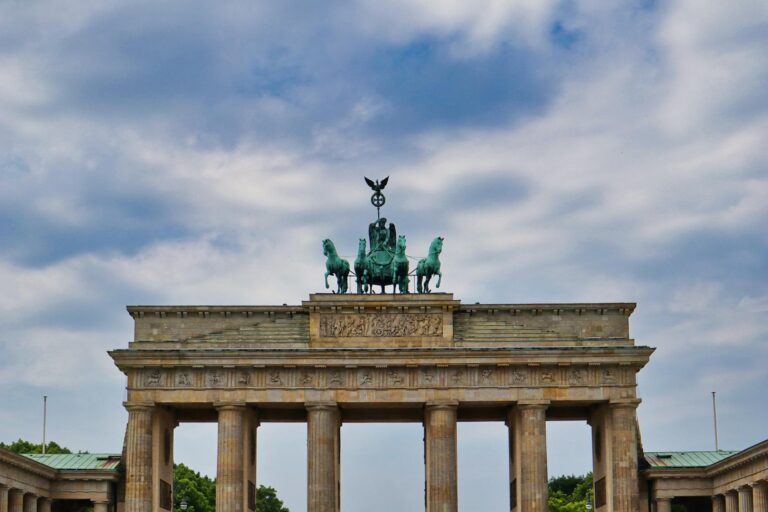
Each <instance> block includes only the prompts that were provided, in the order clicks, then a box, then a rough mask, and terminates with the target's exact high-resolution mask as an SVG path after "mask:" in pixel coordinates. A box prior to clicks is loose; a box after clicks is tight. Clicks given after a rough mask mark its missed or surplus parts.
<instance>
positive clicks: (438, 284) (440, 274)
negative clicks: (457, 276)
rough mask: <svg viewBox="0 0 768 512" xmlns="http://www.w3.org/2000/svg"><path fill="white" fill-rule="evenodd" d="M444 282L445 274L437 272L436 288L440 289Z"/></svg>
mask: <svg viewBox="0 0 768 512" xmlns="http://www.w3.org/2000/svg"><path fill="white" fill-rule="evenodd" d="M442 281H443V273H442V272H440V271H439V270H438V271H437V284H436V285H435V288H440V283H441V282H442Z"/></svg>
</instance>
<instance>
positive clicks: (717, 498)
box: [712, 494, 725, 512]
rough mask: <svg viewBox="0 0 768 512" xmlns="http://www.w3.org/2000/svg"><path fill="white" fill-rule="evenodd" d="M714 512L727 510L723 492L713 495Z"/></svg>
mask: <svg viewBox="0 0 768 512" xmlns="http://www.w3.org/2000/svg"><path fill="white" fill-rule="evenodd" d="M712 512H725V496H723V495H722V494H715V495H714V496H712Z"/></svg>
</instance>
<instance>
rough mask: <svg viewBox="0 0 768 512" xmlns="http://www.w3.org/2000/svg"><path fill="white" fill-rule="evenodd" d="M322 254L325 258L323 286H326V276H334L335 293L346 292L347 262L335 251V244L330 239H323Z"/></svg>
mask: <svg viewBox="0 0 768 512" xmlns="http://www.w3.org/2000/svg"><path fill="white" fill-rule="evenodd" d="M323 256H327V259H326V260H325V287H326V288H330V287H329V286H328V276H330V275H334V276H336V293H347V286H348V281H349V262H348V261H347V260H344V259H341V258H340V257H339V254H338V253H337V252H336V246H335V245H333V242H331V240H330V239H328V238H326V239H325V240H323Z"/></svg>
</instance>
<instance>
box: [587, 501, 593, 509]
mask: <svg viewBox="0 0 768 512" xmlns="http://www.w3.org/2000/svg"><path fill="white" fill-rule="evenodd" d="M587 510H592V501H591V500H589V499H587Z"/></svg>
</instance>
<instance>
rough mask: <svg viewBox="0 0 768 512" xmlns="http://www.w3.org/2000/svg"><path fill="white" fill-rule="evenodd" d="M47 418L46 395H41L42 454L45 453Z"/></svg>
mask: <svg viewBox="0 0 768 512" xmlns="http://www.w3.org/2000/svg"><path fill="white" fill-rule="evenodd" d="M47 420H48V395H43V455H45V424H46V422H47Z"/></svg>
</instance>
